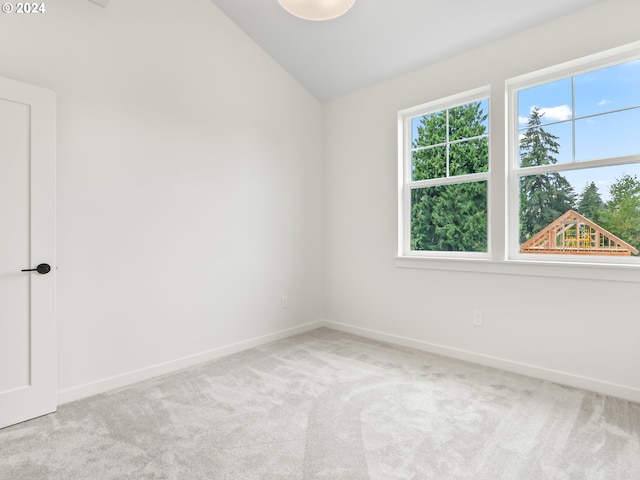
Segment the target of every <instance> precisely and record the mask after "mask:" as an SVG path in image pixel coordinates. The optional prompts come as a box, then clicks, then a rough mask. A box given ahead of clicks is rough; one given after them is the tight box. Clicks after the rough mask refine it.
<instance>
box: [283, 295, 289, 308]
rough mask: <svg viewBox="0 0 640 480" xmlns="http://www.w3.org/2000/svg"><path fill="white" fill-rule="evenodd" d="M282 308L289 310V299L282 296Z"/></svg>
mask: <svg viewBox="0 0 640 480" xmlns="http://www.w3.org/2000/svg"><path fill="white" fill-rule="evenodd" d="M282 308H289V297H288V296H286V295H283V296H282Z"/></svg>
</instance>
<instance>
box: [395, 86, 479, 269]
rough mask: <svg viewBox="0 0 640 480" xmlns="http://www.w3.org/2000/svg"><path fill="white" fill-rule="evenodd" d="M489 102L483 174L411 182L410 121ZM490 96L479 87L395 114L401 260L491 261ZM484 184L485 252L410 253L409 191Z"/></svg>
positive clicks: (420, 251)
mask: <svg viewBox="0 0 640 480" xmlns="http://www.w3.org/2000/svg"><path fill="white" fill-rule="evenodd" d="M484 100H488V102H489V111H488V112H487V115H488V122H489V129H488V130H489V131H488V133H487V142H488V148H489V158H488V162H489V164H488V168H487V171H486V172H481V173H471V174H466V175H456V176H452V177H441V178H433V179H428V180H412V178H411V172H412V120H413V119H414V118H416V117H421V116H423V115H428V114H430V113H435V112H439V111H442V110H449V109H452V108H455V107H458V106H461V105H465V104H468V103H472V102H479V101H484ZM490 111H491V95H490V87H489V86H485V87H480V88H476V89H473V90H469V91H466V92H463V93H461V94H457V95H451V96H449V97H446V98H442V99H439V100H436V101H433V102H428V103H425V104H422V105H418V106H416V107H412V108H408V109H405V110H401V111H400V112H399V113H398V146H399V152H398V158H399V161H398V166H399V171H398V179H399V185H398V192H399V198H398V223H399V224H398V255H399V256H400V257H420V258H458V259H460V258H467V259H490V258H491V205H490V199H491V181H490V173H491V142H490V138H491V114H490ZM480 181H485V182H487V251H486V252H457V251H440V250H428V251H422V250H412V249H411V190H412V189H416V188H425V187H433V186H440V185H453V184H461V183H474V182H480Z"/></svg>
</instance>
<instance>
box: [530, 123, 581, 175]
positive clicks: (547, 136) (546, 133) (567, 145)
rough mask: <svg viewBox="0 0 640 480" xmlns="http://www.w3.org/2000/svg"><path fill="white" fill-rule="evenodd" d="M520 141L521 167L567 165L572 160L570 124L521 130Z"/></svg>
mask: <svg viewBox="0 0 640 480" xmlns="http://www.w3.org/2000/svg"><path fill="white" fill-rule="evenodd" d="M519 140H520V166H521V167H533V166H537V165H549V164H555V163H567V162H570V161H571V160H572V146H571V123H570V122H564V123H556V124H554V125H540V126H537V127H532V128H528V129H524V130H521V131H520V132H519Z"/></svg>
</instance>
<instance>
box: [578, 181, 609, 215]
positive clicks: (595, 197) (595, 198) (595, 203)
mask: <svg viewBox="0 0 640 480" xmlns="http://www.w3.org/2000/svg"><path fill="white" fill-rule="evenodd" d="M604 207H605V203H604V202H603V201H602V197H601V196H600V192H599V191H598V187H597V186H596V184H595V182H591V183H588V184H587V185H586V186H585V187H584V190H583V191H582V193H581V194H580V200H579V201H578V213H579V214H580V215H584V216H585V217H587V218H588V219H589V220H591V221H593V222H596V223H600V221H601V216H602V215H601V213H602V210H603V209H604Z"/></svg>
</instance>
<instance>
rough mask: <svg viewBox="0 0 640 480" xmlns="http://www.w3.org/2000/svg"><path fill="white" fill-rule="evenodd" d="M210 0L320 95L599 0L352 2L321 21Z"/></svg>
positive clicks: (273, 4)
mask: <svg viewBox="0 0 640 480" xmlns="http://www.w3.org/2000/svg"><path fill="white" fill-rule="evenodd" d="M211 1H212V2H213V3H214V4H215V5H216V6H217V7H218V8H220V10H222V11H223V12H224V13H225V14H226V15H227V16H228V17H229V18H230V19H231V20H232V21H233V22H235V23H236V24H237V25H238V26H239V27H240V28H241V29H243V30H244V31H245V32H246V33H247V34H248V35H249V36H250V37H251V38H253V40H254V41H256V42H257V43H258V44H259V45H260V46H261V47H262V48H263V49H264V50H265V51H266V52H267V53H268V54H269V55H271V56H272V57H273V58H274V59H275V60H276V61H277V62H279V63H280V64H281V65H282V66H283V67H284V68H285V69H287V70H288V71H289V72H290V73H291V74H292V75H293V76H294V77H296V78H297V79H298V81H299V82H300V83H302V84H303V85H304V86H305V87H306V88H307V89H308V90H309V91H310V92H311V93H312V94H314V95H315V96H316V97H317V98H318V99H320V100H322V101H326V100H331V99H333V98H336V97H339V96H342V95H345V94H348V93H351V92H354V91H357V90H359V89H362V88H365V87H367V86H370V85H373V84H375V83H377V82H380V81H384V80H386V79H389V78H392V77H394V76H396V75H399V74H402V73H406V72H409V71H411V70H414V69H416V68H420V67H424V66H427V65H429V64H432V63H434V62H438V61H440V60H443V59H446V58H447V57H451V56H454V55H457V54H459V53H462V52H464V51H466V50H469V49H472V48H475V47H478V46H481V45H483V44H486V43H489V42H492V41H494V40H498V39H500V38H503V37H506V36H509V35H511V34H514V33H517V32H519V31H521V30H524V29H527V28H530V27H533V26H535V25H538V24H541V23H544V22H547V21H550V20H553V19H554V18H557V17H559V16H562V15H566V14H568V13H571V12H574V11H576V10H579V9H581V8H586V7H588V6H590V5H593V4H595V3H598V2H601V1H603V0H483V1H478V0H357V1H356V3H355V5H354V6H353V8H352V9H351V10H349V12H347V14H346V15H344V16H342V17H340V18H337V19H334V20H330V21H326V22H311V21H307V20H301V19H300V18H297V17H294V16H292V15H290V14H289V13H287V12H286V11H284V9H282V7H280V5H279V4H278V1H277V0H211ZM567 38H568V40H569V41H570V39H571V32H567Z"/></svg>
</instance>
